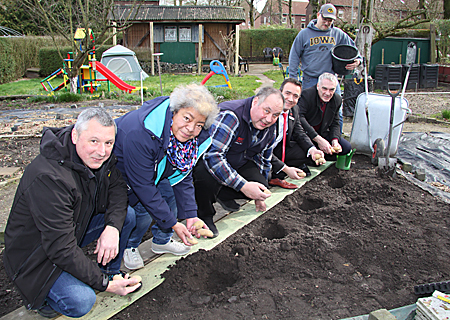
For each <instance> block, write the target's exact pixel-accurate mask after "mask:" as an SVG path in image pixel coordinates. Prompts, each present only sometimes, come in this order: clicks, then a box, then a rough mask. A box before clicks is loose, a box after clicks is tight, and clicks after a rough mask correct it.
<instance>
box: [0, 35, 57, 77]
mask: <svg viewBox="0 0 450 320" xmlns="http://www.w3.org/2000/svg"><path fill="white" fill-rule="evenodd" d="M52 44H53V40H52V39H51V37H37V36H27V37H11V38H0V84H2V83H7V82H11V81H14V80H17V79H20V78H22V77H23V76H24V75H25V73H26V71H27V69H28V68H38V67H39V58H38V55H39V49H40V48H42V47H46V46H51V45H52Z"/></svg>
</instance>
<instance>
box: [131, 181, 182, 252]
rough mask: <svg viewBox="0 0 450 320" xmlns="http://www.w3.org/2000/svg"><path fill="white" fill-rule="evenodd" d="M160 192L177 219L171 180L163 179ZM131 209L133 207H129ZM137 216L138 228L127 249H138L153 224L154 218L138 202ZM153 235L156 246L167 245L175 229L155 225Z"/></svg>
mask: <svg viewBox="0 0 450 320" xmlns="http://www.w3.org/2000/svg"><path fill="white" fill-rule="evenodd" d="M157 188H158V191H159V192H160V193H161V196H162V197H163V198H164V200H165V201H166V202H167V204H168V205H169V208H170V210H171V211H172V212H173V213H174V215H175V217H176V216H177V212H178V211H177V203H176V200H175V195H174V193H173V189H172V186H171V185H170V183H169V180H167V179H163V180H161V181H160V183H159V184H158V186H157ZM129 208H131V207H129ZM131 209H134V211H135V215H136V228H135V229H134V230H133V231H132V232H131V234H130V237H129V240H128V243H127V248H137V247H138V246H139V244H140V243H141V240H142V237H143V236H144V234H145V233H146V232H147V230H148V228H149V227H150V224H151V223H152V220H153V219H152V217H151V216H150V214H149V213H148V212H147V210H146V209H145V207H144V206H143V205H142V203H140V202H138V203H137V204H136V205H135V206H134V207H133V208H131ZM152 234H153V242H154V243H155V244H166V243H168V242H169V241H170V238H171V237H172V235H173V229H172V228H168V229H163V228H160V227H159V226H158V224H154V225H153V226H152Z"/></svg>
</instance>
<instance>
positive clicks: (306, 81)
mask: <svg viewBox="0 0 450 320" xmlns="http://www.w3.org/2000/svg"><path fill="white" fill-rule="evenodd" d="M318 80H319V79H318V78H311V77H308V76H305V75H304V76H303V81H302V90H305V89H308V88H310V87H312V86H315V85H316V84H317V81H318ZM336 93H337V94H338V95H342V92H341V86H340V85H339V83H338V85H337V87H336ZM339 126H340V128H341V132H342V128H343V127H344V117H343V114H342V105H341V107H340V108H339Z"/></svg>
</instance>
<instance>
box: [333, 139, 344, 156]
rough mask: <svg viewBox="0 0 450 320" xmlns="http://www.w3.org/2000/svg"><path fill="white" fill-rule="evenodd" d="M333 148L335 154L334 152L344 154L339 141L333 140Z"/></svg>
mask: <svg viewBox="0 0 450 320" xmlns="http://www.w3.org/2000/svg"><path fill="white" fill-rule="evenodd" d="M331 146H332V148H333V152H334V153H341V152H342V147H341V145H340V144H339V142H338V140H337V139H333V140H332V141H331Z"/></svg>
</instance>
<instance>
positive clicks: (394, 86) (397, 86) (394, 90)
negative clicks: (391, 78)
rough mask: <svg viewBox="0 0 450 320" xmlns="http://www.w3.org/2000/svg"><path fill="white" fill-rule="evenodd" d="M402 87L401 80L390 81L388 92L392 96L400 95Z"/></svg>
mask: <svg viewBox="0 0 450 320" xmlns="http://www.w3.org/2000/svg"><path fill="white" fill-rule="evenodd" d="M401 89H402V83H401V82H388V92H389V95H390V96H391V97H392V98H395V97H396V96H398V95H399V93H400V90H401Z"/></svg>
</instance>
